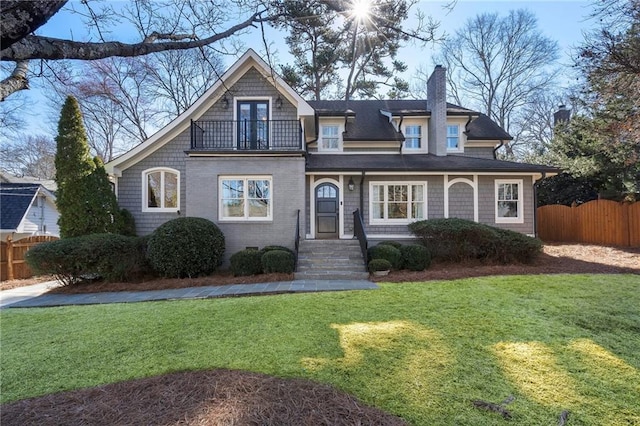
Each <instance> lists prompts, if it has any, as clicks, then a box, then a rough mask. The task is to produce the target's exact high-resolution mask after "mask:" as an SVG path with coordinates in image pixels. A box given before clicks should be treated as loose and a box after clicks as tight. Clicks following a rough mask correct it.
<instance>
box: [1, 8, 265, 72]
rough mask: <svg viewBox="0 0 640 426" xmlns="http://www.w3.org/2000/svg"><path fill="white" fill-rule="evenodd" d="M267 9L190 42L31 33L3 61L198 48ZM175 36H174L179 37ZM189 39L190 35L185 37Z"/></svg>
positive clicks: (6, 52)
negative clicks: (100, 39)
mask: <svg viewBox="0 0 640 426" xmlns="http://www.w3.org/2000/svg"><path fill="white" fill-rule="evenodd" d="M262 13H264V11H260V12H256V13H254V14H253V15H252V16H251V17H250V18H248V19H246V20H245V21H243V22H241V23H239V24H236V25H234V26H232V27H231V28H229V29H227V30H226V31H223V32H221V33H218V34H214V35H212V36H210V37H207V38H204V39H200V40H190V41H166V42H159V43H148V42H146V41H143V42H141V43H134V44H127V43H121V42H117V41H113V42H105V43H87V42H76V41H70V40H62V39H58V38H52V37H41V36H35V35H31V36H27V37H25V38H23V39H22V40H21V41H19V42H17V43H15V44H14V45H13V46H11V47H9V48H8V49H4V50H2V51H1V52H0V60H2V61H19V60H25V59H81V60H95V59H104V58H108V57H111V56H122V57H131V56H142V55H148V54H149V53H156V52H164V51H167V50H185V49H193V48H195V47H203V46H206V45H208V44H211V43H215V42H217V41H220V40H222V39H224V38H227V37H230V36H231V35H233V34H235V33H236V32H238V31H240V30H242V29H244V28H247V27H249V26H252V25H253V24H255V23H257V22H260V21H261V20H262V18H261V14H262ZM159 36H161V34H156V38H160V37H159ZM176 37H177V36H176V35H172V38H176ZM183 38H186V37H183Z"/></svg>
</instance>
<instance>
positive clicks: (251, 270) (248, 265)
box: [230, 249, 262, 277]
mask: <svg viewBox="0 0 640 426" xmlns="http://www.w3.org/2000/svg"><path fill="white" fill-rule="evenodd" d="M230 260H231V273H232V274H233V276H234V277H237V276H246V275H258V274H261V273H262V252H260V251H259V250H255V249H244V250H240V251H239V252H237V253H234V254H233V255H232V256H231V259H230Z"/></svg>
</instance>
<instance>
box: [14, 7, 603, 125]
mask: <svg viewBox="0 0 640 426" xmlns="http://www.w3.org/2000/svg"><path fill="white" fill-rule="evenodd" d="M445 4H446V3H445V2H442V1H432V0H421V1H420V2H419V4H418V5H417V7H418V8H420V9H421V10H422V11H423V12H425V14H428V15H431V16H432V17H433V18H434V19H435V20H437V21H440V22H441V26H440V30H441V31H444V32H445V33H448V34H452V33H454V32H455V31H456V30H457V29H459V28H461V27H462V25H463V24H464V22H465V21H466V20H467V19H469V18H471V17H473V16H475V15H477V14H479V13H484V12H499V13H501V14H506V13H508V11H509V10H514V9H528V10H530V11H531V12H533V13H534V14H535V15H536V17H537V18H538V27H539V29H540V30H541V31H542V32H543V34H544V35H546V36H547V37H549V38H551V39H553V40H556V41H557V42H558V44H559V47H560V51H561V59H560V62H561V65H564V66H566V67H567V69H568V68H569V67H570V65H571V61H570V55H571V51H572V48H574V47H576V46H577V45H579V44H580V43H581V41H582V40H583V32H585V31H588V30H590V29H592V27H593V24H594V22H593V21H592V20H590V19H588V15H589V12H590V10H591V7H590V4H591V3H590V2H587V1H578V0H569V1H552V0H537V1H509V0H498V1H479V0H458V2H457V4H456V5H455V7H454V9H453V10H452V11H449V10H446V9H444V8H443V5H445ZM71 6H73V7H77V8H81V7H82V6H81V5H80V4H79V2H78V0H74V1H72V2H71ZM39 34H42V35H48V36H52V37H61V38H62V37H64V38H68V37H73V38H74V39H77V40H79V39H83V38H84V37H85V35H86V30H85V29H84V28H83V27H82V24H81V23H80V22H79V21H78V19H77V17H75V16H74V15H70V14H68V13H64V12H63V13H59V14H58V15H56V16H54V17H53V18H52V19H51V20H50V21H49V22H48V23H47V24H46V25H45V26H43V27H42V28H41V29H40V31H39ZM121 34H122V33H121ZM258 35H259V29H254V30H252V32H251V33H250V34H248V35H247V36H244V37H242V41H243V42H244V43H245V45H246V47H253V48H254V49H255V50H256V51H257V52H259V53H262V52H263V51H264V48H263V44H262V41H261V37H260V36H258ZM266 36H267V41H269V42H274V47H275V48H276V49H277V54H276V58H275V59H276V60H278V61H284V62H287V61H289V60H290V57H289V55H288V53H287V46H286V45H285V44H284V35H283V34H280V33H277V32H276V31H275V30H268V31H267V33H266ZM120 40H121V41H127V42H134V41H137V40H134V39H133V38H132V37H131V36H129V39H128V40H127V37H126V33H125V34H124V37H122V38H120ZM256 41H257V42H256ZM436 50H438V47H437V46H430V45H429V46H427V47H422V46H420V47H418V46H407V47H405V48H403V49H402V50H401V51H400V54H399V59H400V60H401V61H404V62H405V63H407V65H408V66H409V71H408V72H407V74H406V75H405V78H407V79H410V78H411V75H412V74H413V73H414V71H415V69H416V68H417V67H419V66H420V65H426V66H427V67H428V68H431V67H433V65H434V64H432V63H431V54H432V51H436ZM234 60H235V58H232V57H229V58H226V63H227V65H231V64H232V63H233V61H234ZM561 78H562V81H560V83H561V84H563V85H564V84H568V83H569V82H570V81H571V80H572V77H571V76H570V75H569V73H566V74H565V75H563V76H562V77H561ZM33 87H34V88H33V89H31V90H30V91H29V93H27V95H26V98H27V103H26V105H27V107H28V111H25V114H26V116H27V117H28V122H29V129H28V132H29V133H50V132H51V131H52V129H54V127H53V126H52V123H53V122H55V120H56V119H57V113H56V112H52V111H50V109H49V108H48V106H47V102H46V101H45V100H44V99H43V97H42V95H41V93H40V92H39V90H38V88H37V87H35V85H33ZM52 115H53V116H54V120H52V119H51V117H52Z"/></svg>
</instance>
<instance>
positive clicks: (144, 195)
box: [141, 167, 180, 213]
mask: <svg viewBox="0 0 640 426" xmlns="http://www.w3.org/2000/svg"><path fill="white" fill-rule="evenodd" d="M157 172H160V173H161V174H160V194H161V197H160V199H161V205H164V196H165V194H164V192H165V187H164V177H165V174H166V173H172V174H174V175H176V207H149V192H148V191H149V186H148V182H147V176H148V175H149V174H151V173H157ZM141 176H142V212H143V213H176V212H178V211H180V171H179V170H176V169H172V168H171V167H151V168H149V169H146V170H143V171H142V173H141Z"/></svg>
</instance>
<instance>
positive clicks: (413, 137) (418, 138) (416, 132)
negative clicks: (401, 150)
mask: <svg viewBox="0 0 640 426" xmlns="http://www.w3.org/2000/svg"><path fill="white" fill-rule="evenodd" d="M421 146H422V126H419V125H410V126H406V127H405V128H404V147H405V148H406V149H419V148H420V147H421Z"/></svg>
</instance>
